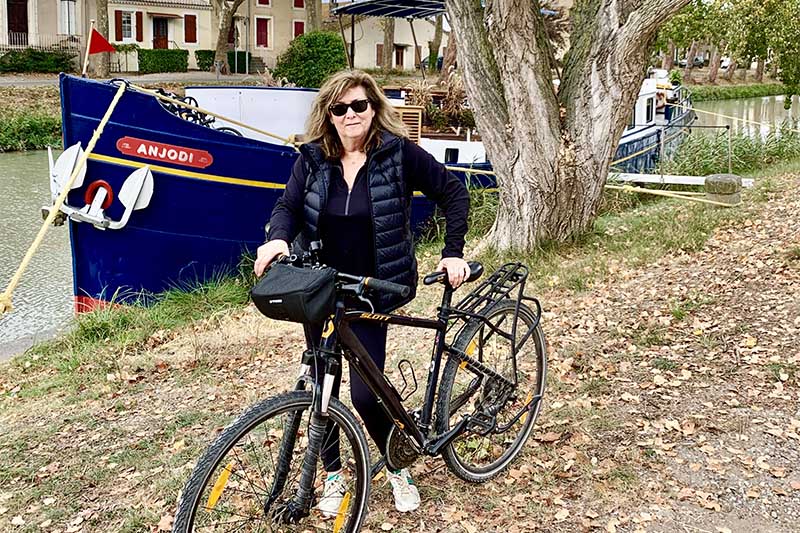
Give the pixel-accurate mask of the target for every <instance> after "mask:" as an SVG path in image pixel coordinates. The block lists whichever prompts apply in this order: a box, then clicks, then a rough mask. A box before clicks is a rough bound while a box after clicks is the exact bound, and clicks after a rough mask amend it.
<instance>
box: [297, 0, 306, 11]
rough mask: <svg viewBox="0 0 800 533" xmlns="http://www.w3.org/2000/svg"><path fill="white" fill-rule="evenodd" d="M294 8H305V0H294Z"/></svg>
mask: <svg viewBox="0 0 800 533" xmlns="http://www.w3.org/2000/svg"><path fill="white" fill-rule="evenodd" d="M294 8H295V9H305V8H306V2H305V0H294Z"/></svg>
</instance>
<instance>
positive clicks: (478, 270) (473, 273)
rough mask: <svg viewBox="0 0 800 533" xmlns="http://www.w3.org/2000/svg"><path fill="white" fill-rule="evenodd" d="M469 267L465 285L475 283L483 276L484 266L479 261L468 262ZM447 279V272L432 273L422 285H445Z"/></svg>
mask: <svg viewBox="0 0 800 533" xmlns="http://www.w3.org/2000/svg"><path fill="white" fill-rule="evenodd" d="M467 265H469V277H468V278H467V279H466V280H464V283H469V282H470V281H475V280H476V279H478V278H479V277H481V276H482V275H483V265H482V264H480V263H479V262H477V261H467ZM446 279H447V273H446V272H431V273H430V274H428V275H427V276H425V277H424V278H423V279H422V283H424V284H425V285H433V284H434V283H436V282H440V283H444V280H446Z"/></svg>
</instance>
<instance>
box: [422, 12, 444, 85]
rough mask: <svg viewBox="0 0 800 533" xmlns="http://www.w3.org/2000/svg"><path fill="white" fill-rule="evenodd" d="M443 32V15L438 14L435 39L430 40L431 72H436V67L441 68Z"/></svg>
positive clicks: (429, 62) (429, 63) (429, 65)
mask: <svg viewBox="0 0 800 533" xmlns="http://www.w3.org/2000/svg"><path fill="white" fill-rule="evenodd" d="M442 32H443V29H442V15H437V16H436V29H435V30H434V32H433V40H432V41H428V70H429V71H430V72H436V69H437V68H439V48H440V47H441V46H442ZM420 60H422V58H420Z"/></svg>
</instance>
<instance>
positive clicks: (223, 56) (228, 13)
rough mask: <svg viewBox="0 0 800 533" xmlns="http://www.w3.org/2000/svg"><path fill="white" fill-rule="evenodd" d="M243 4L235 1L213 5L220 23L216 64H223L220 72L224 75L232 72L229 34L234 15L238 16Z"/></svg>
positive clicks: (217, 2)
mask: <svg viewBox="0 0 800 533" xmlns="http://www.w3.org/2000/svg"><path fill="white" fill-rule="evenodd" d="M242 2H244V0H233V2H226V1H225V0H214V1H213V2H212V3H211V4H212V6H213V7H214V14H215V15H216V17H217V21H218V26H217V45H216V48H215V50H216V51H215V53H214V62H221V63H222V68H221V69H220V70H221V72H222V73H223V74H227V73H229V72H230V70H231V69H230V65H228V34H229V33H230V31H231V25H232V24H233V15H234V14H236V10H237V9H239V6H240V5H242Z"/></svg>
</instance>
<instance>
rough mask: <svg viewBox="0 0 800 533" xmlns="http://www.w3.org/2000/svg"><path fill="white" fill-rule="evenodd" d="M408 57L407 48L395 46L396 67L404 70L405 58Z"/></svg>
mask: <svg viewBox="0 0 800 533" xmlns="http://www.w3.org/2000/svg"><path fill="white" fill-rule="evenodd" d="M405 55H406V48H405V46H398V45H394V66H395V67H397V68H399V69H402V68H403V58H404V57H405Z"/></svg>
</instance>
